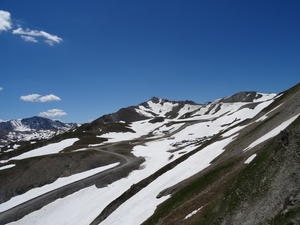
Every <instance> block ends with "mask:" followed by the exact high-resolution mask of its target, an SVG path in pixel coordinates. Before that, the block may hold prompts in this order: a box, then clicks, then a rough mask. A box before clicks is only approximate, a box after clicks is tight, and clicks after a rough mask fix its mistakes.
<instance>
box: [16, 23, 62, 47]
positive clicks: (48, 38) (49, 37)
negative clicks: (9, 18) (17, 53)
mask: <svg viewBox="0 0 300 225" xmlns="http://www.w3.org/2000/svg"><path fill="white" fill-rule="evenodd" d="M12 33H13V34H19V35H21V37H22V38H23V39H24V40H25V41H31V42H38V40H37V39H36V37H43V38H44V39H45V40H44V42H46V43H47V44H49V45H51V46H53V45H54V44H55V43H57V44H58V43H60V42H62V40H63V39H62V38H60V37H58V36H56V35H53V34H49V33H47V32H45V31H39V30H30V29H28V28H27V29H25V30H23V28H22V27H19V28H17V29H15V30H13V31H12Z"/></svg>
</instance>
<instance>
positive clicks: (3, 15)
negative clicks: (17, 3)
mask: <svg viewBox="0 0 300 225" xmlns="http://www.w3.org/2000/svg"><path fill="white" fill-rule="evenodd" d="M11 29H13V23H12V21H11V16H10V13H9V12H7V11H3V10H0V33H1V32H2V31H8V30H11ZM12 33H13V34H16V35H20V36H21V38H22V39H23V40H24V41H26V42H33V43H37V42H39V40H43V41H44V42H45V43H47V44H48V45H51V46H53V45H54V44H59V43H60V42H62V41H63V39H62V38H61V37H58V36H57V35H53V34H50V33H48V32H45V31H43V30H31V29H29V28H27V29H25V30H24V29H23V28H22V27H21V26H20V25H18V28H17V29H14V30H13V31H12Z"/></svg>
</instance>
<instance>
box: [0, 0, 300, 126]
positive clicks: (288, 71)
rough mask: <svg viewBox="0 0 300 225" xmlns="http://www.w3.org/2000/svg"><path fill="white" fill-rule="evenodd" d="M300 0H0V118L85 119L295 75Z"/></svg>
mask: <svg viewBox="0 0 300 225" xmlns="http://www.w3.org/2000/svg"><path fill="white" fill-rule="evenodd" d="M299 11H300V1H296V0H287V1H283V0H282V1H277V0H269V1H265V0H260V1H256V0H254V1H253V0H251V1H250V0H249V1H248V0H244V1H240V0H235V1H232V0H228V1H214V0H212V1H210V0H209V1H208V0H199V1H195V0H193V1H192V0H182V1H177V0H172V1H161V0H159V1H158V0H128V1H123V0H107V1H94V0H85V1H79V0H64V1H58V0H52V1H49V0H45V1H39V0H22V1H19V0H0V60H1V66H0V74H1V80H0V105H1V111H0V119H2V120H8V119H19V118H27V117H31V116H36V115H41V116H45V117H49V118H51V119H60V120H62V121H65V122H79V123H84V122H89V121H91V120H93V119H96V118H98V117H100V116H102V115H103V114H107V113H112V112H115V111H117V110H119V109H120V108H122V107H127V106H131V105H137V104H139V103H141V102H144V101H147V100H149V99H150V98H151V97H153V96H156V97H161V98H166V99H169V100H192V101H195V102H197V103H205V102H207V101H213V100H215V99H217V98H220V97H225V96H228V95H231V94H234V93H236V92H240V91H252V90H254V91H259V92H265V93H270V92H272V93H278V92H281V91H284V90H286V89H288V88H290V87H291V86H293V85H295V84H297V83H298V82H299V77H300V75H299V71H300V54H299V53H300V13H299Z"/></svg>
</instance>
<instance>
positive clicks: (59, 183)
mask: <svg viewBox="0 0 300 225" xmlns="http://www.w3.org/2000/svg"><path fill="white" fill-rule="evenodd" d="M118 164H119V163H113V164H110V165H107V166H102V167H99V168H95V169H91V170H88V171H85V172H82V173H78V174H74V175H72V176H69V177H62V178H58V179H57V180H56V181H55V182H53V183H51V184H47V185H44V186H42V187H38V188H33V189H31V190H29V191H27V192H26V193H24V194H22V195H18V196H15V197H13V198H11V199H10V200H8V201H7V202H4V203H2V204H0V212H3V211H5V210H8V209H10V208H13V207H15V206H17V205H19V204H21V203H23V202H26V201H28V200H30V199H33V198H35V197H38V196H40V195H43V194H45V193H47V192H50V191H52V190H55V189H57V188H60V187H63V186H65V185H67V184H70V183H73V182H75V181H78V180H81V179H84V178H87V177H89V176H92V175H94V174H97V173H100V172H103V171H105V170H108V169H110V168H113V167H115V166H117V165H118Z"/></svg>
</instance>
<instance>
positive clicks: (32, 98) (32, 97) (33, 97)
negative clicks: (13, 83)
mask: <svg viewBox="0 0 300 225" xmlns="http://www.w3.org/2000/svg"><path fill="white" fill-rule="evenodd" d="M20 99H21V100H22V101H25V102H52V101H60V100H61V99H60V98H59V97H58V96H56V95H53V94H50V95H45V96H41V95H39V94H30V95H24V96H21V97H20Z"/></svg>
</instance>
